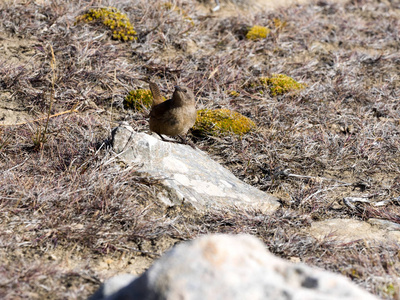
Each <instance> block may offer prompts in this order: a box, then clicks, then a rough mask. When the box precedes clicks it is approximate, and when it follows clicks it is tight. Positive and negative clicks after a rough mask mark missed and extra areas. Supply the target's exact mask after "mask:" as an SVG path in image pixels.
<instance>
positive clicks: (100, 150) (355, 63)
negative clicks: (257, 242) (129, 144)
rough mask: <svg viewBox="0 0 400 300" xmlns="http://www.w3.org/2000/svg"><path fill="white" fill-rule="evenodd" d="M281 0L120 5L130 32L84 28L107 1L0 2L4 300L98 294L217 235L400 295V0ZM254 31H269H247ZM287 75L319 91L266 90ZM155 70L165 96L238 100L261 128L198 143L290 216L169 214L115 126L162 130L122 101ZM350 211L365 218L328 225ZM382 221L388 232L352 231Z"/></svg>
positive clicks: (226, 103) (217, 103)
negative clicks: (260, 35)
mask: <svg viewBox="0 0 400 300" xmlns="http://www.w3.org/2000/svg"><path fill="white" fill-rule="evenodd" d="M265 3H266V2H265V1H256V4H258V5H256V6H252V5H250V6H249V5H247V6H246V1H244V3H241V5H240V6H237V5H233V4H226V3H224V2H223V3H222V4H224V5H222V7H221V9H220V10H219V11H217V12H215V13H211V12H210V9H211V8H212V7H213V6H214V3H208V2H205V3H203V2H202V3H198V2H196V1H194V0H185V1H176V2H173V3H172V5H170V4H168V2H161V1H153V0H149V1H135V0H133V1H132V0H130V1H118V2H116V3H114V4H113V5H114V6H116V7H117V8H118V9H119V10H121V11H122V12H124V13H125V14H126V15H127V16H128V17H129V19H130V21H131V23H132V25H133V27H134V30H135V31H136V32H137V34H136V38H137V39H136V40H134V41H129V42H121V41H118V40H113V39H111V35H112V34H111V33H110V31H109V30H107V28H105V27H104V26H100V25H96V24H93V23H85V22H77V17H79V16H82V15H83V14H85V13H86V12H87V11H88V10H89V9H90V8H98V7H103V6H108V5H109V2H106V1H92V2H90V3H87V2H81V1H46V0H40V1H39V0H38V1H18V0H16V1H8V0H6V1H3V2H1V3H0V170H1V172H0V178H1V185H0V220H1V222H0V246H1V247H0V274H1V276H0V297H1V298H3V299H18V298H29V299H38V298H40V299H43V298H46V299H64V298H68V299H74V298H77V299H85V298H86V297H88V296H89V295H90V294H92V293H93V292H94V291H95V290H96V289H97V288H98V287H99V285H100V282H101V281H103V280H104V279H106V278H108V277H110V276H112V275H115V274H117V273H129V272H130V273H133V274H140V273H142V272H143V271H144V270H145V269H147V268H148V267H149V266H150V265H151V264H152V262H153V261H154V260H155V259H157V258H159V257H160V256H161V255H162V253H164V252H165V251H166V250H167V249H169V248H170V247H171V246H173V245H174V244H176V243H178V242H180V241H183V240H190V239H193V238H196V237H197V236H199V235H202V234H206V233H250V234H252V235H255V236H257V237H258V238H259V239H261V240H262V241H264V243H265V244H266V246H267V247H268V249H269V250H270V251H271V252H272V253H274V254H276V255H278V256H280V257H282V258H285V259H291V260H293V261H302V262H305V263H307V264H309V265H312V266H319V267H321V268H324V269H327V270H331V271H334V272H336V273H341V274H344V275H345V276H347V277H349V278H351V279H352V280H353V281H354V282H355V283H357V284H359V285H360V286H361V287H363V288H365V289H366V290H368V291H369V292H371V293H373V294H375V295H377V296H379V297H381V298H387V299H397V298H399V297H400V296H399V295H400V292H399V283H398V279H397V278H398V276H399V272H400V261H399V250H398V249H399V248H398V241H399V239H398V238H397V235H396V234H392V235H390V237H389V234H388V232H389V231H390V232H394V231H397V229H396V228H397V227H396V225H397V224H398V223H400V218H399V215H400V214H399V213H400V208H399V197H400V195H399V194H400V175H399V174H400V170H399V169H400V168H399V166H400V155H399V153H400V152H399V150H400V149H399V148H400V139H399V133H400V130H399V128H400V127H399V126H400V112H399V97H400V95H399V94H400V89H399V82H400V80H399V74H400V54H399V53H400V51H399V50H400V49H399V48H400V40H399V36H400V35H399V28H400V22H399V20H400V2H399V1H395V0H392V1H390V0H388V1H377V0H376V1H375V0H357V1H355V0H354V1H339V2H332V1H318V2H310V3H307V2H302V3H300V4H297V3H290V4H288V6H285V7H274V8H273V9H272V8H271V9H270V10H267V11H263V10H260V9H259V8H258V7H259V6H262V5H265ZM252 7H257V8H254V9H253V8H252ZM254 25H261V26H266V27H268V28H270V29H271V32H270V34H269V35H268V36H267V38H265V39H260V40H255V41H254V40H249V39H247V38H246V33H247V31H248V28H249V27H252V26H254ZM272 73H278V74H286V75H288V76H291V77H292V78H294V79H295V80H297V81H299V82H301V83H303V84H305V85H306V88H305V89H303V90H301V91H296V92H289V93H286V94H283V95H277V96H275V95H271V94H269V93H268V91H266V90H259V89H257V88H255V87H254V85H253V84H252V83H253V82H254V81H255V80H256V79H257V78H259V77H260V76H268V75H270V74H272ZM148 76H151V77H152V78H154V80H155V81H156V82H157V83H158V84H159V85H160V86H161V87H162V91H163V92H164V93H165V94H166V95H170V93H171V92H172V90H173V87H174V85H176V84H177V83H178V84H185V85H188V86H189V87H191V88H192V89H193V90H194V92H195V95H196V99H197V107H198V108H199V109H200V108H229V109H232V110H235V111H238V112H240V113H242V114H243V115H245V116H247V117H249V118H250V119H252V120H253V121H254V122H255V123H256V125H257V129H256V130H253V131H252V132H250V133H248V134H245V135H241V136H235V135H233V136H199V135H196V134H195V133H192V134H191V135H190V138H191V140H192V141H193V142H194V143H195V144H196V145H197V147H198V148H200V149H202V150H203V151H205V152H207V153H208V154H209V155H210V156H211V157H212V158H213V159H214V160H216V161H218V162H219V163H221V164H223V165H224V166H225V167H227V168H228V169H230V170H231V171H232V172H233V173H234V174H235V175H236V176H237V177H238V178H240V179H241V180H243V181H244V182H246V183H249V184H251V185H252V186H254V187H256V188H258V189H260V190H262V191H265V192H268V193H270V194H272V195H273V196H275V197H277V198H279V200H280V202H281V208H280V209H279V210H278V211H276V212H275V213H274V214H272V215H265V214H262V213H261V212H259V211H255V210H235V211H232V210H228V209H227V210H218V211H208V212H201V211H196V210H195V209H192V208H190V207H170V208H167V207H165V206H163V205H162V204H160V203H159V201H158V200H157V197H156V195H157V192H158V189H159V188H160V187H159V185H158V180H157V179H156V178H152V177H146V176H143V175H140V174H138V173H137V172H135V169H134V168H127V167H124V165H122V164H120V163H118V162H116V161H115V159H114V158H113V155H112V153H111V152H110V148H109V147H108V145H107V143H106V141H107V139H108V137H109V136H110V133H111V129H112V128H113V127H115V126H116V125H118V124H119V123H120V122H122V121H127V122H129V123H130V124H131V126H132V127H133V128H135V129H136V130H138V131H147V130H148V121H147V115H148V111H142V112H135V111H133V110H130V109H126V108H124V105H123V102H124V98H125V97H126V95H127V94H128V93H129V91H131V90H133V89H137V88H148V85H147V83H146V80H145V78H147V77H148ZM48 114H51V115H55V114H60V115H58V116H55V117H52V118H50V120H49V121H48V122H47V121H46V120H47V118H46V116H47V115H48ZM33 120H37V121H33ZM336 219H347V220H346V221H345V222H344V221H343V222H340V221H335V222H336V224H338V223H339V224H343V223H346V224H350V223H349V222H353V223H351V224H359V225H360V226H361V227H357V226H358V225H357V226H356V225H354V226H348V227H346V228H347V231H346V230H345V233H343V234H342V233H341V234H340V235H336V236H335V234H333V233H329V232H327V231H326V232H323V231H322V232H320V231H315V230H313V228H314V229H315V228H317V229H318V228H323V227H324V226H325V225H326V224H327V222H333V221H332V220H336ZM376 219H377V220H381V221H374V220H376ZM349 220H350V221H349ZM382 220H384V221H389V222H391V223H388V224H389V225H387V226H386V225H385V226H383V225H382ZM364 221H369V223H366V222H364ZM374 222H375V223H374ZM376 222H378V223H379V222H381V223H379V224H381V225H380V226H381V227H382V226H383V228H384V229H379V230H385V233H382V232H380V233H378V234H377V235H378V236H380V237H382V236H384V237H386V236H387V238H379V239H378V238H374V237H372V236H369V235H367V236H366V235H363V236H357V235H354V233H358V232H362V230H361V229H360V228H364V229H365V228H366V230H367V231H368V233H370V232H369V231H370V229H368V228H369V227H365V226H367V225H368V224H373V226H376ZM328 224H331V225H330V226H331V227H332V223H328ZM362 226H364V227H362ZM368 226H370V225H368ZM333 228H335V227H333ZM377 228H378V227H374V229H373V230H372V229H371V231H373V232H375V233H376V230H378V229H377ZM345 234H346V239H341V235H345ZM348 234H350V236H351V237H350V238H348ZM352 234H353V235H352ZM385 234H386V236H385Z"/></svg>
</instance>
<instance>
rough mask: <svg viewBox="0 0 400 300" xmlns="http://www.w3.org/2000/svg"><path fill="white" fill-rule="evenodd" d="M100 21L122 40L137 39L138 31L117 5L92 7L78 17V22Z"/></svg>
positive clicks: (114, 36)
mask: <svg viewBox="0 0 400 300" xmlns="http://www.w3.org/2000/svg"><path fill="white" fill-rule="evenodd" d="M80 21H83V22H100V23H101V24H103V25H105V26H106V27H108V28H109V29H111V30H112V38H113V39H115V40H121V41H124V42H126V41H132V40H134V39H136V37H135V35H136V31H135V30H134V29H133V26H132V25H131V22H130V21H129V18H128V17H127V15H126V14H123V13H121V12H120V11H119V10H118V9H117V8H115V7H102V8H92V9H90V10H89V12H87V13H86V14H84V15H82V16H79V17H77V19H76V22H80Z"/></svg>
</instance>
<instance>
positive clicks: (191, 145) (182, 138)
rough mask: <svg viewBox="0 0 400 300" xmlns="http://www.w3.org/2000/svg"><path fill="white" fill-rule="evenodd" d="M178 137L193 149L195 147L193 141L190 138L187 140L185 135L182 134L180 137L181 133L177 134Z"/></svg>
mask: <svg viewBox="0 0 400 300" xmlns="http://www.w3.org/2000/svg"><path fill="white" fill-rule="evenodd" d="M178 137H179V139H180V140H181V141H182V143H183V144H185V145H189V146H190V147H192V148H193V149H196V146H195V145H194V144H193V142H192V141H190V140H187V138H186V135H185V136H183V137H182V136H181V135H178Z"/></svg>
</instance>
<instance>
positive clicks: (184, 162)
mask: <svg viewBox="0 0 400 300" xmlns="http://www.w3.org/2000/svg"><path fill="white" fill-rule="evenodd" d="M112 144H113V150H114V151H115V153H116V154H117V155H118V158H119V159H121V160H122V161H124V162H125V163H127V164H130V165H137V166H139V167H138V171H139V172H143V173H146V174H148V175H150V176H153V177H156V178H161V179H162V180H161V183H162V184H163V186H164V188H165V189H164V192H162V193H160V194H159V195H158V198H159V200H161V201H162V202H163V203H164V204H165V205H168V206H172V205H182V204H186V203H189V204H191V205H193V206H194V207H195V208H197V209H218V208H226V207H230V206H231V207H233V206H234V207H239V208H254V209H259V210H261V211H262V212H264V213H271V212H273V211H275V210H276V209H277V208H278V207H279V203H278V201H277V198H275V197H273V196H272V195H269V194H267V193H264V192H262V191H260V190H258V189H256V188H254V187H252V186H250V185H248V184H246V183H244V182H242V181H240V180H239V179H238V178H236V177H235V176H234V175H233V174H232V173H231V172H230V171H229V170H227V169H225V168H224V167H222V166H221V165H220V164H218V163H216V162H215V161H213V160H212V159H210V158H209V157H208V156H207V155H206V154H205V153H204V152H202V151H200V150H198V149H193V148H192V147H190V146H188V145H182V144H177V143H170V142H164V141H161V140H160V139H159V138H158V137H157V138H156V137H155V136H150V135H148V134H145V133H140V132H135V131H134V130H133V129H132V127H130V126H127V125H123V126H119V127H117V128H116V129H114V130H113V140H112Z"/></svg>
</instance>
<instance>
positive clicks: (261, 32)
mask: <svg viewBox="0 0 400 300" xmlns="http://www.w3.org/2000/svg"><path fill="white" fill-rule="evenodd" d="M270 32H271V30H270V29H268V28H267V27H264V26H258V25H255V26H253V27H251V28H250V30H249V32H247V34H246V38H247V39H249V40H260V39H265V38H266V37H267V35H268V34H269V33H270Z"/></svg>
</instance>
